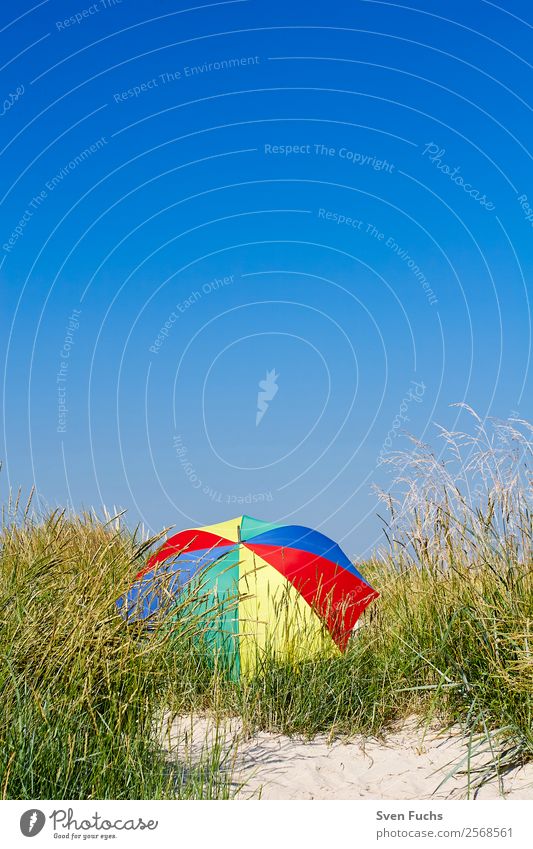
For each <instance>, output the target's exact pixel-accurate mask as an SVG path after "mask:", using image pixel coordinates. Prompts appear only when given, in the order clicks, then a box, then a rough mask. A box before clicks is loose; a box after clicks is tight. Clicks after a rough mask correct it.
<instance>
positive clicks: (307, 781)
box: [161, 717, 533, 800]
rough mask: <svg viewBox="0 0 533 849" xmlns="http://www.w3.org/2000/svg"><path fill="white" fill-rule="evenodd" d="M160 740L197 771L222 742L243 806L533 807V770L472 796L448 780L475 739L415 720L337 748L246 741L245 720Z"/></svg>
mask: <svg viewBox="0 0 533 849" xmlns="http://www.w3.org/2000/svg"><path fill="white" fill-rule="evenodd" d="M161 740H162V741H163V745H164V747H165V749H166V750H167V751H168V752H169V756H171V757H172V758H179V759H180V760H182V761H183V760H186V761H188V762H191V763H197V762H199V760H200V759H201V757H202V753H204V754H205V752H206V751H207V750H208V749H209V748H210V747H211V745H212V744H213V742H214V741H215V740H216V741H218V742H219V743H220V744H221V746H222V749H223V751H224V752H225V753H226V762H225V769H226V770H227V772H228V774H231V777H232V784H233V789H234V793H235V797H236V798H240V799H466V798H473V797H475V798H478V799H498V798H508V799H529V800H531V799H533V764H528V765H526V766H524V767H522V768H520V769H515V770H512V771H511V772H509V773H508V774H507V775H506V776H504V777H503V778H502V779H501V780H500V781H498V779H494V780H492V781H491V782H489V783H488V784H485V785H484V786H482V787H481V788H480V789H479V791H478V792H477V793H475V792H474V790H473V789H471V790H470V792H469V791H468V780H467V776H466V775H465V774H460V771H459V770H458V771H456V773H455V774H454V775H453V776H452V777H450V778H448V779H447V780H445V779H446V775H447V774H448V773H450V771H452V770H453V768H454V766H455V765H457V764H459V763H460V762H461V761H463V760H464V759H465V757H466V755H467V751H468V745H467V744H468V738H465V737H464V736H463V735H462V734H461V732H460V730H459V729H452V730H449V731H443V730H439V729H438V728H437V727H431V728H429V729H424V728H422V727H420V726H419V725H418V723H417V722H416V720H415V719H410V720H408V721H406V722H405V723H404V724H403V725H402V726H401V727H398V729H397V730H395V731H394V732H391V733H390V734H388V735H387V736H386V737H385V739H384V740H378V739H369V738H363V737H354V738H353V739H350V740H349V741H342V740H335V741H333V742H331V741H328V740H327V739H326V738H325V737H317V738H315V739H313V740H311V741H306V740H302V739H298V738H293V737H286V736H284V735H281V734H271V733H267V732H259V733H256V734H254V735H253V736H250V737H245V736H244V735H243V733H242V727H241V725H240V722H239V721H238V720H231V721H225V722H224V724H221V723H220V722H218V723H215V722H214V720H212V719H208V718H205V717H189V718H185V717H181V718H178V719H175V720H174V721H172V722H171V721H170V720H167V726H166V730H165V732H164V733H163V732H162V736H161ZM485 748H486V746H481V747H480V750H479V752H478V754H477V755H476V756H475V758H474V761H473V764H472V766H473V767H475V766H476V765H480V764H481V763H482V761H483V760H484V759H486V754H484V753H483V751H482V750H483V749H485ZM466 769H467V762H466V761H465V762H464V764H463V770H466ZM443 782H444V783H443Z"/></svg>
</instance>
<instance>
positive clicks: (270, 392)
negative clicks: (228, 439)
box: [255, 368, 279, 427]
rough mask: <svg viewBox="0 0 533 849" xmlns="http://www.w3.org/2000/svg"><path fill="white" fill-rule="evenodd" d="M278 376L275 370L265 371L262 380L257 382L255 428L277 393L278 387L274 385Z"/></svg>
mask: <svg viewBox="0 0 533 849" xmlns="http://www.w3.org/2000/svg"><path fill="white" fill-rule="evenodd" d="M278 377H279V374H276V369H274V368H273V369H272V370H271V371H267V373H266V377H265V379H264V380H260V381H259V390H260V391H259V392H258V393H257V413H256V414H255V426H256V427H257V426H258V424H259V422H260V421H261V419H262V418H263V416H264V415H265V413H266V411H267V410H268V405H269V403H270V401H272V399H273V397H274V395H275V394H276V393H277V391H278V389H279V386H278V384H277V383H276V381H277V379H278Z"/></svg>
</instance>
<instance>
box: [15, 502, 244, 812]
mask: <svg viewBox="0 0 533 849" xmlns="http://www.w3.org/2000/svg"><path fill="white" fill-rule="evenodd" d="M11 512H12V511H11ZM15 518H16V517H15ZM1 543H2V553H1V560H0V569H1V600H0V634H1V637H0V655H1V661H0V695H1V703H0V790H1V794H2V797H3V798H9V799H13V798H15V799H17V798H27V799H39V798H40V799H46V798H51V799H61V798H64V799H70V798H72V799H78V798H81V799H91V798H96V799H104V798H112V799H137V798H165V797H171V798H174V797H178V798H225V797H226V796H227V794H228V793H229V789H228V785H227V782H226V780H225V778H224V774H223V770H221V769H220V768H219V766H220V764H218V763H217V762H216V757H214V756H213V753H210V761H209V763H208V762H206V763H196V764H169V763H167V762H166V761H165V759H164V757H163V754H162V752H161V751H160V749H159V748H158V747H157V746H156V745H155V743H154V742H153V734H152V726H153V721H154V709H155V708H157V706H158V705H159V704H160V703H162V702H164V701H165V694H166V693H168V692H169V691H170V690H171V689H172V688H173V687H174V684H175V681H176V679H177V678H178V676H179V670H178V667H177V662H178V661H177V655H176V653H175V651H174V650H173V649H172V647H171V645H170V643H171V633H170V631H169V629H164V628H161V629H159V630H157V631H155V632H154V633H152V634H151V635H150V637H149V638H148V637H147V636H146V634H143V633H142V632H141V631H139V630H138V629H137V630H136V629H135V628H132V627H128V626H127V625H126V624H125V622H124V621H123V620H122V619H121V617H120V616H119V615H117V611H116V608H115V600H116V598H117V595H118V594H119V593H120V592H121V591H124V590H125V589H126V588H127V586H128V585H129V583H130V582H131V578H132V574H133V573H134V572H135V571H136V570H137V569H138V568H139V567H140V566H141V565H142V563H143V556H144V553H145V550H146V548H147V547H149V546H150V544H151V543H152V541H150V540H149V541H148V542H144V543H141V544H138V543H137V542H136V540H135V538H134V537H133V538H132V536H131V535H130V534H128V533H127V532H126V531H125V530H124V529H122V528H120V527H117V526H116V525H115V523H114V524H113V525H111V524H105V523H102V522H99V521H97V520H96V519H95V518H94V517H92V516H83V517H80V518H69V517H67V516H66V515H65V514H61V513H54V514H52V515H50V516H48V517H47V518H45V519H43V520H37V519H35V518H30V517H29V514H28V512H26V513H25V515H23V517H22V519H20V517H19V520H18V521H11V522H10V523H9V524H7V525H4V530H3V533H2V540H1ZM191 624H192V623H191V622H189V623H188V625H191ZM185 627H187V626H185Z"/></svg>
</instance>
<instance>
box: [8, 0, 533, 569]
mask: <svg viewBox="0 0 533 849" xmlns="http://www.w3.org/2000/svg"><path fill="white" fill-rule="evenodd" d="M193 6H194V4H192V3H190V4H186V3H182V2H160V3H157V4H155V3H153V2H148V0H140V2H133V0H122V2H120V3H119V2H118V0H115V2H113V0H97V2H95V3H92V4H91V3H89V2H86V0H79V2H68V3H67V2H60V0H45V2H41V3H37V4H35V3H32V2H28V0H18V2H17V3H16V4H4V5H3V7H2V11H1V13H0V16H1V21H0V39H1V44H2V54H1V55H2V65H3V67H2V70H1V79H2V99H3V101H4V102H3V105H2V107H1V111H2V113H3V114H2V117H1V125H0V129H1V134H2V137H1V149H2V166H3V167H2V171H1V187H0V189H1V196H2V203H1V210H2V217H1V234H0V244H1V250H0V261H1V269H0V282H1V315H0V321H1V340H0V346H1V348H0V350H1V355H2V362H3V369H2V378H3V430H2V441H3V445H2V450H1V455H2V458H3V461H4V470H3V472H2V478H1V484H2V487H3V492H4V494H5V492H6V489H7V487H8V486H12V487H18V486H19V485H20V486H22V488H23V490H24V491H25V492H27V491H28V490H29V488H30V487H31V486H32V484H34V485H35V486H36V489H37V492H38V493H39V497H40V499H41V503H42V504H43V505H51V506H54V505H57V504H61V505H66V504H68V505H70V506H72V507H73V508H75V509H81V508H83V507H90V506H92V507H95V508H97V509H99V508H100V507H101V505H103V504H105V505H107V506H108V508H109V509H112V507H113V506H114V505H116V506H117V507H121V508H126V509H127V510H128V517H129V522H130V524H132V525H135V524H136V523H137V522H139V521H140V522H144V524H145V525H146V526H148V527H149V528H151V529H153V530H158V529H160V528H161V527H163V526H165V525H174V526H176V527H178V528H181V527H186V526H191V525H197V524H207V523H210V522H213V521H217V520H223V519H225V518H229V517H231V516H233V515H238V514H240V513H243V512H244V513H248V514H251V515H253V516H257V517H258V518H262V519H265V520H278V521H282V520H284V519H286V520H288V521H291V522H294V521H298V522H300V523H302V524H306V525H310V526H314V527H317V528H320V529H321V530H322V531H323V532H325V533H328V534H330V535H331V536H333V537H335V538H337V539H338V540H339V541H340V542H341V543H342V544H343V545H344V547H345V548H346V550H347V551H348V552H349V553H350V554H355V555H360V556H363V555H364V554H365V553H367V552H368V550H369V549H370V548H371V547H372V546H373V545H375V544H376V542H378V541H380V540H382V536H381V531H380V522H379V520H378V519H377V518H376V512H377V505H376V499H375V496H374V495H373V493H372V484H378V485H382V486H383V485H386V483H387V473H386V470H385V469H384V467H383V466H380V464H379V457H380V454H381V456H383V452H386V451H387V450H388V449H390V448H396V447H402V446H405V444H406V442H405V437H403V436H402V433H401V432H402V431H403V430H407V431H409V432H411V433H413V434H415V435H416V436H418V437H422V438H424V439H426V440H433V439H434V438H435V436H436V431H435V427H434V423H435V422H438V423H440V424H443V425H446V426H448V427H459V426H461V424H462V419H461V417H459V418H458V413H457V409H456V408H451V407H450V404H451V403H453V402H460V401H466V402H467V403H469V404H471V405H472V406H473V407H474V408H475V409H476V410H477V411H478V413H479V414H480V415H481V416H486V415H495V416H499V417H502V418H504V417H507V416H509V415H510V414H513V413H519V414H520V415H522V416H526V417H527V416H530V415H531V377H530V375H529V374H528V366H529V348H530V341H531V339H530V307H529V301H528V297H527V286H528V281H529V280H530V279H531V266H532V262H531V259H532V254H531V243H532V242H531V238H532V234H533V186H532V183H531V175H532V166H531V156H530V153H529V152H528V142H529V140H530V136H531V132H530V128H531V106H530V105H528V100H529V98H530V92H531V90H532V81H531V66H530V65H529V64H528V63H527V61H526V59H527V56H528V52H529V55H530V51H528V45H530V43H531V41H530V40H531V23H530V22H528V21H527V20H526V18H528V17H529V18H530V11H531V10H530V8H529V4H528V3H525V2H520V1H519V0H502V1H501V2H500V3H499V4H498V3H492V2H484V0H472V2H470V3H465V2H456V1H455V0H451V2H450V0H447V2H442V0H440V1H439V2H436V0H434V2H431V0H424V2H423V1H422V0H412V2H410V3H406V4H405V5H399V4H395V3H388V2H374V1H373V0H371V1H370V2H363V0H353V2H335V3H331V2H315V3H298V2H291V3H288V2H283V3H280V2H271V0H268V2H267V1H266V0H240V1H239V2H219V3H209V4H203V5H201V4H198V5H196V6H194V7H193ZM528 205H529V206H528ZM528 216H530V219H531V220H528ZM267 373H270V376H269V377H267ZM260 382H263V385H262V386H260V385H259V384H260ZM258 404H259V407H258ZM258 412H262V415H259V416H258V415H257V414H258ZM436 444H437V445H438V442H437V443H436Z"/></svg>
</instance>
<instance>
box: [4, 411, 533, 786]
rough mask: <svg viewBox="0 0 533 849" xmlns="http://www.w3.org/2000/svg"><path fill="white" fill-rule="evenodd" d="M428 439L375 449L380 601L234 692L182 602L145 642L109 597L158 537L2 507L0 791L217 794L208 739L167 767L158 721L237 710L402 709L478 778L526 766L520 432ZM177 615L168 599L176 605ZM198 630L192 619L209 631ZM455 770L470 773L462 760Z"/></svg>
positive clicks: (530, 688)
mask: <svg viewBox="0 0 533 849" xmlns="http://www.w3.org/2000/svg"><path fill="white" fill-rule="evenodd" d="M472 415H473V428H472V429H471V430H470V431H469V432H468V433H450V432H446V431H441V439H442V448H443V450H442V451H441V452H440V454H438V455H437V454H435V453H434V452H433V451H432V450H431V449H430V448H429V447H428V446H425V445H422V444H420V443H414V444H413V447H412V450H410V451H409V452H408V453H400V452H399V453H396V454H393V455H390V456H389V457H388V459H387V461H386V462H387V463H388V465H389V466H390V468H391V472H392V474H391V484H390V487H388V488H387V492H386V493H380V497H381V498H382V500H383V502H384V504H385V506H386V508H387V517H386V519H385V516H384V522H385V533H386V536H387V538H388V544H387V547H386V548H385V549H384V550H383V551H380V552H377V553H376V555H375V556H374V557H373V558H372V559H371V560H370V561H368V562H367V563H365V564H363V565H362V566H361V568H362V571H363V574H364V575H365V577H366V578H367V579H368V580H369V581H370V583H371V584H372V585H373V586H375V587H376V588H377V589H378V590H379V592H380V594H381V596H380V598H379V599H378V600H377V602H374V603H373V604H372V605H371V606H370V607H369V608H368V609H367V611H366V612H365V614H364V616H363V618H362V621H361V627H360V628H359V629H358V630H357V631H356V633H355V634H354V636H353V638H352V640H351V643H350V646H349V648H348V650H347V652H346V653H345V654H343V655H340V654H339V655H338V656H336V657H331V656H324V655H316V654H315V655H314V656H312V657H310V658H309V659H308V660H305V659H304V660H302V659H301V657H300V658H298V659H295V660H294V661H291V662H288V661H285V662H280V660H279V658H278V657H277V656H276V655H275V654H273V653H272V654H270V653H269V652H268V651H267V652H266V653H265V654H264V655H263V656H262V658H261V662H260V664H259V665H258V667H257V669H256V671H255V673H254V674H253V675H252V676H248V677H241V678H240V679H238V680H235V679H232V677H231V676H229V675H228V674H227V670H225V669H224V667H223V665H222V666H218V665H217V664H216V663H213V659H212V654H211V653H210V652H209V649H208V646H206V645H205V641H203V640H202V635H203V634H205V633H206V623H205V605H204V607H202V604H199V605H198V606H197V609H198V610H203V613H202V615H200V614H198V615H195V613H194V605H193V606H191V604H190V599H189V600H188V601H187V603H186V604H185V603H183V604H184V607H183V610H182V615H181V616H179V615H178V616H176V615H175V614H176V612H177V613H179V612H180V611H179V610H178V611H176V610H174V611H171V613H172V617H171V618H165V617H163V620H162V621H161V622H160V623H159V625H158V627H155V628H154V629H152V630H151V631H150V632H149V633H147V632H146V630H145V629H143V628H142V627H141V625H139V624H137V625H135V624H129V625H127V624H126V623H125V622H124V619H123V618H122V617H121V616H120V615H119V614H118V613H117V609H116V606H115V600H116V599H117V597H119V596H120V595H121V594H122V593H124V592H125V590H126V589H127V588H128V586H129V585H130V584H131V581H132V579H133V576H134V575H135V574H136V572H137V571H139V569H140V568H141V567H142V565H143V564H144V562H145V559H146V556H147V552H148V550H153V547H154V546H155V544H156V543H157V540H155V539H151V540H141V539H139V538H138V535H136V534H131V533H130V532H128V531H127V530H126V529H125V527H124V526H123V525H122V524H121V522H120V520H119V519H116V520H113V521H108V522H103V521H99V520H97V519H96V518H95V517H94V516H92V515H85V516H81V517H72V516H70V515H67V514H66V513H53V514H52V515H48V516H46V517H40V516H38V515H37V516H36V515H34V514H33V513H32V512H31V508H29V509H22V510H21V508H20V507H19V506H18V505H17V504H15V505H13V504H11V505H8V508H7V509H6V510H5V514H4V522H3V530H2V537H1V540H0V545H1V549H0V582H1V583H0V656H1V659H0V695H1V704H0V788H1V792H2V795H3V797H4V798H165V797H170V796H172V797H174V796H178V797H180V798H205V797H207V798H226V797H228V796H229V795H230V793H231V788H230V779H229V777H228V774H227V770H225V769H224V765H223V764H222V760H223V757H224V755H223V748H222V747H221V748H220V749H218V748H217V747H216V746H215V747H214V749H213V750H212V751H211V752H210V753H209V756H208V758H207V759H205V761H204V762H201V763H199V762H195V763H181V764H180V763H169V761H168V759H167V758H166V757H165V756H164V754H163V753H162V751H161V749H160V747H159V746H158V745H157V742H156V741H157V735H156V734H154V723H156V722H157V721H158V719H157V718H158V717H159V718H161V716H163V715H164V716H167V717H168V716H172V715H176V714H184V713H185V714H191V715H192V714H194V713H205V712H210V713H211V714H214V715H215V716H225V715H231V716H239V717H241V718H242V722H243V725H244V728H245V730H248V731H253V730H255V729H267V730H272V731H280V732H285V733H288V734H292V733H298V734H303V735H306V736H308V737H311V736H313V735H315V734H319V733H320V734H327V735H330V736H334V735H350V734H354V733H358V732H362V733H369V734H381V733H383V732H384V731H385V730H386V729H387V728H388V727H390V726H391V725H392V724H393V723H395V722H397V721H399V720H402V719H404V718H406V717H408V716H411V715H413V714H415V715H416V716H418V717H419V719H420V721H421V722H423V723H429V722H431V721H438V722H439V723H441V724H444V725H460V726H461V727H462V728H463V729H464V731H465V732H466V733H467V734H468V735H470V740H471V744H470V746H469V747H468V749H466V750H465V757H467V758H468V757H470V756H472V754H473V753H475V752H476V751H478V752H480V751H482V750H486V752H488V762H487V759H486V758H485V760H484V767H483V771H482V772H481V773H480V774H479V775H478V776H477V780H478V781H482V780H484V779H486V778H488V777H490V776H491V775H493V774H494V773H499V774H501V773H503V772H505V770H506V769H509V768H511V767H513V766H516V765H519V764H521V763H524V762H525V761H527V760H530V759H532V758H533V732H532V725H533V723H532V719H533V710H532V705H533V698H532V696H533V654H532V652H533V643H532V641H533V568H532V566H533V558H532V548H531V539H532V513H531V478H530V468H531V427H530V426H529V425H528V423H527V422H520V421H516V420H514V421H507V422H491V423H487V422H482V421H480V420H479V419H477V418H476V417H475V416H474V414H472ZM180 603H181V602H179V601H178V605H179V604H180ZM207 630H208V626H207ZM469 766H470V765H469Z"/></svg>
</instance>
